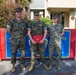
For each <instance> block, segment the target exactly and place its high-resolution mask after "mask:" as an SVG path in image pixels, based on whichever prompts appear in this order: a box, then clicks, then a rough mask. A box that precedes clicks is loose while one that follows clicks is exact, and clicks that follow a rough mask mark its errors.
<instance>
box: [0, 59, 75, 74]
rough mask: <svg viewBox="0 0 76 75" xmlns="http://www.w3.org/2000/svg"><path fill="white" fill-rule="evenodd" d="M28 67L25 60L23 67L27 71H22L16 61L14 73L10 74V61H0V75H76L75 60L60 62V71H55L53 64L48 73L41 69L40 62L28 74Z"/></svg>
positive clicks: (28, 63) (27, 62) (27, 61)
mask: <svg viewBox="0 0 76 75" xmlns="http://www.w3.org/2000/svg"><path fill="white" fill-rule="evenodd" d="M47 62H48V60H47ZM29 65H30V62H29V60H26V63H25V66H26V67H27V70H26V71H22V70H21V67H20V63H19V60H17V63H16V72H15V73H12V72H11V71H10V69H11V64H10V60H4V61H1V62H0V75H76V61H75V60H62V61H61V62H60V66H61V71H57V70H56V67H55V62H54V65H53V69H52V70H49V71H46V70H45V69H44V68H43V66H42V63H41V62H40V61H37V62H36V64H35V68H34V70H33V71H31V72H28V68H29ZM47 65H48V63H47Z"/></svg>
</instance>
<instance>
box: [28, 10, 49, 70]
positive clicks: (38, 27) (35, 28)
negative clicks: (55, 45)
mask: <svg viewBox="0 0 76 75" xmlns="http://www.w3.org/2000/svg"><path fill="white" fill-rule="evenodd" d="M34 16H35V20H34V21H32V22H31V23H30V24H29V25H28V26H29V27H28V31H30V35H31V38H30V40H32V36H34V35H43V36H44V37H43V38H44V40H45V37H46V34H45V31H47V27H46V25H45V23H44V22H42V21H40V20H39V12H38V11H34ZM37 18H38V20H36V19H37ZM28 35H29V34H28ZM30 35H29V37H30ZM45 43H46V42H45ZM45 43H44V42H43V43H38V44H36V43H34V44H33V43H32V41H31V48H30V50H31V61H30V63H31V65H30V68H29V71H32V70H33V68H34V64H35V61H36V52H37V48H38V50H39V51H40V54H41V60H42V63H43V65H44V68H45V69H46V70H48V69H49V68H48V67H47V66H46V65H45V62H46V61H45Z"/></svg>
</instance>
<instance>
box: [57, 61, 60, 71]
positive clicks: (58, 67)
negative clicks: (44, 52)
mask: <svg viewBox="0 0 76 75" xmlns="http://www.w3.org/2000/svg"><path fill="white" fill-rule="evenodd" d="M56 68H57V70H60V65H59V62H58V61H56Z"/></svg>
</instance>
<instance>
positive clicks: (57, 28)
mask: <svg viewBox="0 0 76 75" xmlns="http://www.w3.org/2000/svg"><path fill="white" fill-rule="evenodd" d="M52 20H53V21H54V22H56V23H55V24H54V23H53V24H52V25H49V37H50V41H49V59H50V65H49V69H52V62H53V60H52V59H53V57H54V56H53V53H54V50H55V51H56V68H57V70H60V66H59V61H60V56H61V37H62V35H63V33H64V28H63V26H62V25H61V24H58V23H57V15H54V16H53V18H52Z"/></svg>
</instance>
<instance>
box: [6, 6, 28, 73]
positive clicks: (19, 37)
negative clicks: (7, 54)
mask: <svg viewBox="0 0 76 75" xmlns="http://www.w3.org/2000/svg"><path fill="white" fill-rule="evenodd" d="M21 12H22V8H20V7H19V8H16V9H15V13H16V17H17V16H18V15H20V16H21ZM7 30H9V31H10V33H11V38H10V42H11V51H12V57H11V64H12V65H13V66H12V72H14V71H15V63H16V54H17V50H18V48H20V63H21V67H22V70H25V67H24V63H25V48H26V45H25V44H26V41H25V36H26V30H27V22H26V21H25V20H23V19H21V18H20V20H17V18H14V19H12V20H11V21H10V22H9V23H8V25H7Z"/></svg>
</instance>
